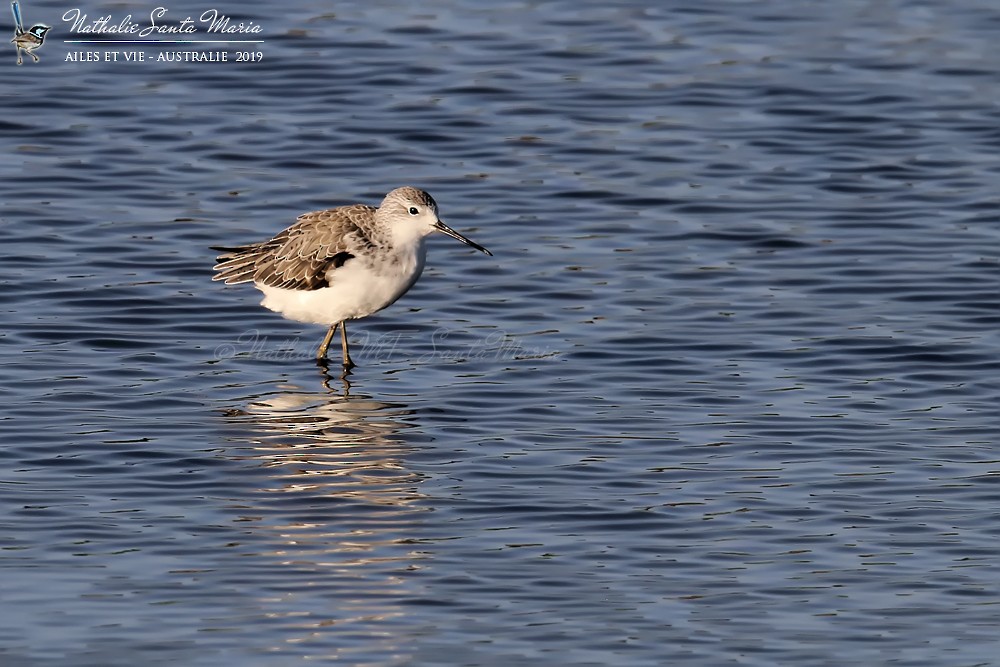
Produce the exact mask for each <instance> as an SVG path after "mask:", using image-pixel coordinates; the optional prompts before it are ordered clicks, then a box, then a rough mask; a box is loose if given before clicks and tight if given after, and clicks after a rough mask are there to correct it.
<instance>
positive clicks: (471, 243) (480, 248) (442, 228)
mask: <svg viewBox="0 0 1000 667" xmlns="http://www.w3.org/2000/svg"><path fill="white" fill-rule="evenodd" d="M434 229H436V230H438V231H439V232H441V233H442V234H447V235H448V236H450V237H451V238H453V239H458V240H459V241H461V242H462V243H464V244H465V245H469V246H472V247H473V248H475V249H476V250H478V251H479V252H482V253H486V254H487V255H489V256H490V257H492V256H493V253H491V252H490V251H489V250H487V249H486V248H484V247H483V246H481V245H479V244H478V243H476V242H475V241H470V240H469V239H467V238H465V237H464V236H462V235H461V234H459V233H458V232H456V231H455V230H454V229H452V228H451V227H449V226H448V225H446V224H444V223H443V222H441V221H440V220H438V221H437V222H435V223H434Z"/></svg>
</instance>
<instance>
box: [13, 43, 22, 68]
mask: <svg viewBox="0 0 1000 667" xmlns="http://www.w3.org/2000/svg"><path fill="white" fill-rule="evenodd" d="M14 50H15V51H17V64H18V65H20V64H21V63H22V62H24V61H23V60H21V47H20V46H16V45H15V46H14Z"/></svg>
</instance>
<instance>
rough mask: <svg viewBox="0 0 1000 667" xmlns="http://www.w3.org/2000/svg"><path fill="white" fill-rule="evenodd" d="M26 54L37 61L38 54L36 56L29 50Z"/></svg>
mask: <svg viewBox="0 0 1000 667" xmlns="http://www.w3.org/2000/svg"><path fill="white" fill-rule="evenodd" d="M28 55H29V56H31V57H32V58H34V59H35V62H36V63H37V62H38V56H36V55H35V54H34V53H32V52H31V51H28Z"/></svg>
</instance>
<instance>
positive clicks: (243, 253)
mask: <svg viewBox="0 0 1000 667" xmlns="http://www.w3.org/2000/svg"><path fill="white" fill-rule="evenodd" d="M211 248H212V250H215V251H217V252H221V253H223V254H221V255H219V256H218V257H217V258H216V260H215V261H216V262H217V263H216V265H215V266H213V267H212V270H214V271H216V272H217V273H216V274H215V275H214V276H213V277H212V280H223V281H225V283H226V284H227V285H236V284H239V283H248V282H251V281H252V280H253V276H254V273H256V271H257V266H256V263H257V255H258V253H259V251H260V244H258V243H251V244H249V245H241V246H233V247H225V246H211Z"/></svg>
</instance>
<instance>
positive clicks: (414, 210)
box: [410, 206, 420, 215]
mask: <svg viewBox="0 0 1000 667" xmlns="http://www.w3.org/2000/svg"><path fill="white" fill-rule="evenodd" d="M418 213H420V211H418V210H417V207H416V206H411V207H410V215H416V214H418Z"/></svg>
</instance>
